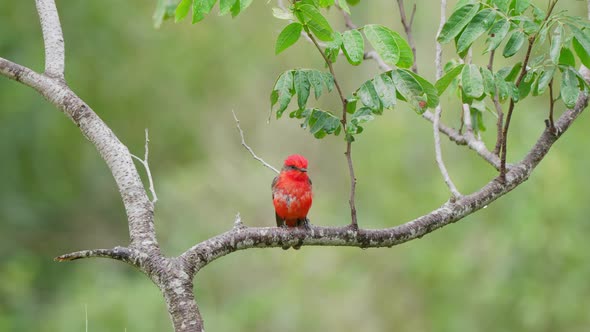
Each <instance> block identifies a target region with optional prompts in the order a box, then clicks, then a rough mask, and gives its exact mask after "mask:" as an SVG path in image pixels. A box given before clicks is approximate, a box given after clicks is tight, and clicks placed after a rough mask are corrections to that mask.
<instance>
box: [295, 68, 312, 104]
mask: <svg viewBox="0 0 590 332" xmlns="http://www.w3.org/2000/svg"><path fill="white" fill-rule="evenodd" d="M293 87H294V88H295V94H296V95H297V106H299V108H300V109H303V108H305V105H306V104H307V99H309V92H310V89H311V83H310V82H309V79H308V78H307V71H306V70H296V71H295V72H294V73H293Z"/></svg>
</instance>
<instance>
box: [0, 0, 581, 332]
mask: <svg viewBox="0 0 590 332" xmlns="http://www.w3.org/2000/svg"><path fill="white" fill-rule="evenodd" d="M435 3H436V2H434V1H433V2H432V3H430V2H428V3H427V2H426V1H424V2H422V1H418V11H417V15H416V20H415V26H414V33H415V38H416V40H417V43H418V49H419V54H418V62H419V69H420V71H421V74H422V75H424V76H426V77H428V78H430V79H432V78H433V77H434V68H433V54H434V44H433V40H434V38H435V33H436V27H437V25H438V15H439V13H438V8H436V7H437V6H436V5H435ZM453 3H454V2H453ZM536 3H537V4H538V5H540V6H543V7H544V6H545V1H536ZM411 4H412V3H411V2H407V3H406V8H411ZM154 5H155V1H129V2H125V1H116V0H101V1H98V0H94V1H59V2H58V8H59V10H60V15H61V20H62V23H63V30H64V33H65V41H66V53H67V60H66V69H67V74H66V76H67V80H68V82H69V84H70V86H71V87H72V88H73V89H74V90H75V91H76V92H77V93H78V94H79V95H80V96H81V97H82V98H84V100H85V101H86V102H87V103H88V104H89V105H91V106H92V107H93V109H94V110H95V111H96V112H97V113H98V114H99V115H100V116H101V117H102V118H103V119H104V121H105V122H106V123H107V124H108V125H109V126H110V127H111V128H112V129H113V130H114V132H115V133H116V134H117V135H118V136H119V138H120V139H121V140H122V141H123V142H124V143H125V144H127V145H128V146H129V148H130V149H131V151H132V152H133V153H135V154H137V155H142V154H143V144H144V128H149V130H150V137H151V145H150V153H151V154H150V165H151V170H152V173H153V175H154V178H155V185H156V189H157V192H158V196H159V199H160V201H159V202H158V203H157V206H156V225H157V231H158V238H159V241H160V244H161V246H162V248H163V250H164V252H165V253H166V254H168V255H178V254H179V253H181V252H183V251H184V250H186V248H188V247H190V246H191V245H193V244H195V243H197V242H200V241H202V240H204V239H207V238H208V237H211V236H213V235H215V234H218V233H220V232H223V231H225V230H227V229H229V228H230V227H231V226H232V223H233V220H234V216H235V215H236V213H238V212H240V213H241V215H242V218H243V220H244V222H245V223H246V224H247V225H249V226H271V225H273V224H274V216H273V211H272V205H271V200H270V188H269V186H270V182H271V180H272V178H273V173H272V172H270V171H269V170H268V169H266V168H264V167H262V166H261V165H260V164H258V163H257V162H256V161H254V160H253V159H252V158H251V157H250V155H249V154H248V153H246V152H245V150H243V149H242V147H241V146H240V139H239V136H238V134H237V132H236V130H235V123H234V121H233V119H232V115H231V110H232V109H233V110H235V111H236V113H237V115H238V116H239V118H240V120H241V122H242V128H243V129H244V130H245V132H246V139H247V141H248V143H249V144H250V145H251V146H252V147H253V148H254V149H255V150H256V152H257V153H258V154H259V155H260V156H262V157H263V158H265V159H266V160H267V161H268V162H270V163H272V164H274V165H275V166H280V164H281V161H282V159H283V158H284V157H285V156H286V155H288V154H291V153H302V154H304V155H305V156H307V157H308V159H309V161H310V167H309V168H310V174H311V176H312V178H313V180H314V191H315V201H314V206H313V208H312V210H311V214H310V218H311V220H312V223H314V224H319V225H343V224H346V223H348V222H349V211H348V205H347V197H348V186H349V181H348V173H347V172H348V171H347V168H346V164H345V159H344V155H343V151H344V142H343V140H342V137H328V138H325V139H323V140H315V139H314V138H313V137H312V136H311V135H309V134H308V133H307V132H305V131H304V130H303V129H301V128H299V126H298V123H297V122H296V121H295V120H291V119H281V120H280V121H274V120H273V121H271V123H270V124H267V123H266V119H267V117H268V95H269V92H270V88H271V87H272V84H273V83H274V80H275V78H276V77H277V76H278V74H280V73H281V72H282V71H284V70H286V69H289V68H292V67H318V68H321V67H322V60H321V58H320V57H319V56H318V54H317V53H316V51H315V50H314V49H313V47H312V46H311V45H309V44H307V43H304V42H303V43H299V44H298V45H296V46H295V47H293V48H292V49H289V50H287V51H286V52H285V53H284V54H281V55H280V56H275V55H274V41H275V39H276V36H277V35H278V33H279V31H280V30H281V28H282V26H284V24H285V23H284V21H279V20H277V19H275V18H273V17H272V14H271V10H272V7H273V6H275V3H274V1H270V2H268V1H255V3H254V4H253V5H252V7H251V8H249V9H248V10H246V12H244V13H243V14H241V15H240V16H239V17H237V18H235V19H231V18H229V17H218V16H217V15H216V14H213V15H210V16H209V17H207V18H206V19H205V21H204V22H203V23H200V24H197V25H190V24H189V23H188V22H183V23H181V24H174V23H171V22H166V23H165V24H164V25H163V26H162V27H161V28H160V29H154V28H153V23H152V20H151V16H152V11H153V8H154ZM451 5H452V3H451V4H450V6H451ZM558 7H560V8H561V9H567V10H569V11H570V12H571V13H574V14H579V15H585V14H584V13H585V10H586V2H584V1H573V0H567V1H561V3H560V5H558ZM0 13H1V14H0V18H1V19H0V56H2V57H5V58H8V59H10V60H13V61H17V62H19V63H22V64H24V65H28V66H30V67H32V68H33V69H35V70H42V65H43V45H42V39H41V33H40V27H39V23H38V19H37V17H36V11H35V7H34V2H33V1H2V2H0ZM353 18H354V20H355V22H356V23H357V24H359V25H361V24H365V23H381V24H385V25H388V26H391V27H393V28H395V29H397V30H398V31H403V30H402V29H401V26H400V23H399V13H398V10H397V7H396V5H395V1H391V0H387V1H385V0H381V1H377V0H371V1H365V3H364V4H361V5H359V6H357V7H355V8H354V9H353ZM330 19H331V21H332V23H333V25H334V26H335V27H338V28H343V24H342V21H341V19H340V17H338V14H337V13H336V12H332V13H331V14H330ZM449 50H450V49H449ZM480 50H481V48H478V49H477V50H476V51H475V52H474V53H475V54H476V56H475V58H476V60H477V61H479V63H481V64H483V63H485V61H486V59H485V58H483V57H481V56H479V53H480ZM540 51H542V50H540ZM519 56H521V57H522V54H519ZM502 63H507V62H505V61H503V59H499V61H498V64H497V68H500V66H501V65H502ZM335 68H336V70H337V73H338V75H339V79H340V81H341V83H342V85H343V88H344V90H345V91H348V92H350V91H352V90H354V89H355V88H356V87H357V86H358V85H360V84H361V83H362V82H364V81H365V80H367V79H369V78H371V77H372V76H373V75H375V74H376V73H377V72H378V71H377V69H376V66H375V64H374V63H373V62H368V63H365V64H363V65H361V66H359V67H355V68H352V67H351V66H349V65H346V64H345V61H344V60H343V59H340V61H339V63H337V65H336V66H335ZM454 99H455V98H453V97H452V96H450V95H445V97H444V98H443V99H442V102H443V103H444V105H445V106H446V108H445V110H446V111H445V115H444V120H445V122H446V123H448V124H450V125H452V126H457V125H458V107H457V103H456V100H454ZM537 99H538V100H531V101H527V102H525V103H523V104H519V108H518V109H517V110H516V113H515V116H514V121H513V126H512V128H511V129H512V131H511V142H510V156H509V158H510V160H511V161H517V160H519V159H520V158H521V157H522V155H523V153H525V152H526V151H527V149H528V148H529V147H530V146H531V144H533V142H534V141H535V140H536V138H537V137H538V135H539V134H540V133H541V131H542V129H543V126H544V125H543V119H544V118H545V116H546V112H547V111H546V106H545V101H546V97H542V98H537ZM336 102H337V97H336V95H334V94H332V95H331V96H328V97H326V98H324V99H323V100H320V101H319V102H318V105H320V106H322V107H324V108H328V109H330V108H331V109H338V106H337V104H336ZM484 117H485V120H486V125H487V126H488V128H489V130H488V132H485V133H484V134H483V136H484V139H485V140H486V141H487V142H488V143H489V146H491V143H492V142H493V141H494V130H493V122H494V121H495V119H494V118H493V117H492V116H491V115H490V114H486V115H485V116H484ZM587 124H588V119H587V115H585V114H584V115H582V117H581V118H580V119H579V121H578V122H577V123H576V124H575V125H574V126H573V127H572V128H571V130H570V131H569V132H568V133H567V134H566V135H565V136H564V137H563V138H562V139H561V140H560V141H559V142H558V143H557V144H556V145H555V147H554V149H553V150H552V151H551V153H550V154H549V156H548V157H547V158H546V159H545V160H544V161H543V163H542V164H541V165H540V166H539V168H538V169H537V170H536V171H535V173H534V174H533V176H532V177H531V179H530V180H529V181H528V182H527V183H525V184H523V185H522V186H520V187H519V188H517V190H515V192H513V193H510V194H509V195H507V196H505V197H502V198H501V199H500V200H499V201H497V202H495V203H494V204H492V205H490V206H489V207H488V208H487V209H485V210H482V211H480V212H478V213H476V214H474V215H472V216H469V217H468V218H466V219H465V220H463V221H461V222H459V223H458V224H455V225H452V226H449V227H447V228H444V229H442V230H439V231H437V232H435V233H433V234H430V235H428V236H426V237H424V238H423V239H422V240H419V241H413V242H410V243H407V244H404V245H402V246H398V247H394V248H391V249H371V250H360V249H355V248H319V247H304V248H302V250H300V251H293V250H290V251H283V250H281V249H267V250H247V251H244V252H236V253H234V254H232V255H229V256H227V257H224V258H222V259H220V260H218V261H216V262H215V263H214V264H211V265H210V266H208V267H207V268H205V269H204V270H203V271H201V273H200V274H198V276H197V278H196V280H195V284H196V286H195V293H196V297H197V300H198V303H199V305H200V308H201V312H202V314H203V316H204V319H205V324H206V329H207V331H393V330H396V331H400V332H401V331H449V332H450V331H587V329H588V328H589V326H590V315H588V312H589V306H590V282H589V280H590V242H588V240H587V234H589V233H590V222H589V217H588V216H589V215H590V204H588V198H587V194H588V186H587V184H588V181H589V180H590V176H589V175H588V169H589V168H590V154H588V153H586V151H585V150H586V148H587V143H586V142H587V141H588V135H589V134H588V132H587V130H586V129H584V127H587ZM443 150H444V155H445V159H446V161H447V166H448V168H449V170H450V173H451V175H452V177H453V179H454V180H455V181H456V184H457V185H458V187H459V188H460V190H461V191H462V192H463V193H469V192H472V191H473V190H477V189H478V188H479V187H481V186H482V185H483V184H485V183H486V182H487V181H489V180H490V179H491V178H492V177H493V176H494V175H495V172H494V171H493V169H492V168H491V167H490V166H488V165H487V164H486V163H484V162H483V161H481V160H480V159H479V158H478V157H477V156H476V155H475V154H474V153H472V152H470V151H468V150H467V149H466V148H464V147H457V146H455V145H453V144H452V143H449V142H448V141H447V140H446V139H443ZM353 156H354V161H355V165H356V172H357V176H358V193H357V207H358V211H359V222H360V224H361V225H362V227H367V228H380V227H391V226H394V225H397V224H401V223H403V222H405V221H408V220H411V219H413V218H415V217H417V216H419V215H422V214H424V213H427V212H429V211H430V210H432V209H434V208H436V207H438V206H439V205H440V204H442V203H443V202H444V201H446V200H447V199H448V192H447V189H446V187H445V185H444V183H443V181H442V178H441V176H440V174H439V172H438V169H437V167H436V164H435V162H434V154H433V142H432V133H431V125H430V123H428V122H427V121H425V120H423V119H421V118H420V117H419V116H417V115H416V114H415V113H413V112H412V111H410V110H409V109H407V108H406V107H405V106H403V105H402V106H400V107H399V108H398V109H396V110H395V111H387V112H386V113H385V114H384V115H383V116H382V117H379V118H378V119H377V120H376V121H374V122H372V123H370V124H368V125H367V126H366V128H365V132H364V133H363V134H362V135H360V136H359V137H358V140H357V142H356V143H355V144H354V151H353ZM138 167H139V166H138ZM139 169H140V172H141V173H142V175H143V169H141V167H139ZM0 175H1V178H2V179H1V182H0V183H1V185H0V331H39V332H42V331H43V332H45V331H51V332H53V331H62V332H66V331H67V332H73V331H84V330H85V320H86V318H85V315H86V314H87V316H88V326H89V331H93V332H98V331H129V332H131V331H144V332H149V331H170V330H171V325H170V321H169V318H168V314H167V312H166V308H165V304H164V301H163V298H162V296H161V295H160V292H159V291H158V289H157V288H156V287H155V286H154V285H153V284H152V283H151V282H150V281H149V280H148V279H147V278H146V277H145V276H144V275H142V274H141V273H139V272H138V271H136V270H134V269H132V268H130V267H128V266H126V265H123V264H120V263H116V262H112V261H108V260H100V259H93V260H84V261H78V262H75V263H70V264H58V263H54V262H53V261H52V258H53V257H55V256H57V255H59V254H62V253H66V252H69V251H75V250H78V249H86V248H95V247H98V248H108V247H112V246H116V245H125V244H126V243H127V239H128V234H127V223H126V220H125V213H124V209H123V206H122V204H121V201H120V197H119V195H118V191H117V189H116V186H115V184H114V181H113V180H112V177H111V174H110V173H109V171H108V169H107V167H106V166H105V164H104V162H103V161H102V160H101V159H100V158H99V156H98V153H97V152H96V151H95V149H94V147H93V146H92V145H91V144H89V143H88V142H87V141H86V140H84V139H83V137H82V135H81V134H80V132H79V130H78V129H77V128H76V126H75V125H73V124H72V123H71V122H70V121H69V120H68V119H67V118H66V117H65V116H64V115H63V114H60V113H59V112H58V111H56V110H55V108H54V107H52V106H51V105H50V104H48V103H47V102H46V101H44V100H43V99H42V98H41V97H39V96H38V95H37V94H36V93H35V92H34V91H32V90H31V89H29V88H25V87H23V86H21V85H19V84H17V83H15V82H13V81H9V80H8V79H5V78H0ZM585 239H586V240H585Z"/></svg>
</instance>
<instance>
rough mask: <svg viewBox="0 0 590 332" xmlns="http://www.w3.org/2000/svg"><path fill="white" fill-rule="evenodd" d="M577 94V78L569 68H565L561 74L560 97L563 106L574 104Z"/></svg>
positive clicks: (578, 92)
mask: <svg viewBox="0 0 590 332" xmlns="http://www.w3.org/2000/svg"><path fill="white" fill-rule="evenodd" d="M579 95H580V89H579V88H578V78H577V77H576V74H575V73H574V72H573V70H572V69H571V68H566V69H565V70H564V71H563V74H562V76H561V99H562V100H563V102H564V104H565V106H567V107H568V108H572V107H574V106H575V105H576V101H577V100H578V96H579Z"/></svg>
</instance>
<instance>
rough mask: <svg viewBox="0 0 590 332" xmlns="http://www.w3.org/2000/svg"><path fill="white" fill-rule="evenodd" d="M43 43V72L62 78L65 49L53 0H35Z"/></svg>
mask: <svg viewBox="0 0 590 332" xmlns="http://www.w3.org/2000/svg"><path fill="white" fill-rule="evenodd" d="M35 4H36V5H37V13H38V14H39V20H40V22H41V30H42V31H43V40H44V43H45V74H46V75H47V76H50V77H53V78H57V79H61V80H64V70H65V49H64V37H63V33H62V31H61V24H60V22H59V15H58V14H57V8H56V7H55V1H53V0H35Z"/></svg>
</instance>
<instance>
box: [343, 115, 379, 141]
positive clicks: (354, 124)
mask: <svg viewBox="0 0 590 332" xmlns="http://www.w3.org/2000/svg"><path fill="white" fill-rule="evenodd" d="M373 119H375V116H374V115H373V111H372V110H371V109H370V108H368V107H361V108H359V109H358V110H356V111H355V112H354V113H353V114H352V116H351V117H350V120H349V121H348V123H347V129H346V132H347V135H355V134H360V133H361V132H362V131H363V127H361V126H360V125H361V124H363V123H366V122H369V121H372V120H373ZM353 140H354V138H353Z"/></svg>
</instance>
